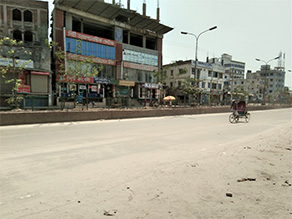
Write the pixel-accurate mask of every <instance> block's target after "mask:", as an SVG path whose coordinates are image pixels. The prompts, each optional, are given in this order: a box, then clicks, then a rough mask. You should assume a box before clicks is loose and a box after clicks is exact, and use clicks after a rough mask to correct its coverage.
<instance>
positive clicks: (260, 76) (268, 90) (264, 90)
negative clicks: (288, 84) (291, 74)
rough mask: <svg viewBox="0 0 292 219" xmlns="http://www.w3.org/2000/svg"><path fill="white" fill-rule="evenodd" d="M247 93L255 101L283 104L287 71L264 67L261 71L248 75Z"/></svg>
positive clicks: (268, 66)
mask: <svg viewBox="0 0 292 219" xmlns="http://www.w3.org/2000/svg"><path fill="white" fill-rule="evenodd" d="M246 84H247V87H248V88H247V91H248V93H249V94H251V95H252V97H253V100H255V101H259V102H262V101H265V102H275V101H276V102H278V101H280V102H281V99H282V93H283V92H284V88H285V71H284V69H283V68H280V67H275V68H274V69H271V66H270V65H262V66H261V70H259V71H256V72H254V73H252V72H251V71H249V72H247V74H246Z"/></svg>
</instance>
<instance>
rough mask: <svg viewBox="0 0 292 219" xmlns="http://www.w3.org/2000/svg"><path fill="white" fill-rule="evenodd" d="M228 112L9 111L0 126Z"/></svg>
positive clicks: (2, 114)
mask: <svg viewBox="0 0 292 219" xmlns="http://www.w3.org/2000/svg"><path fill="white" fill-rule="evenodd" d="M287 107H291V106H290V105H289V106H288V105H285V106H283V105H270V106H269V105H265V106H249V107H248V111H253V110H267V109H278V108H287ZM223 112H230V107H229V106H218V107H194V108H149V109H92V110H88V111H86V110H84V111H74V110H72V111H11V112H0V126H7V125H23V124H39V123H56V122H76V121H92V120H101V119H105V120H109V119H127V118H141V117H159V116H174V115H192V114H205V113H223Z"/></svg>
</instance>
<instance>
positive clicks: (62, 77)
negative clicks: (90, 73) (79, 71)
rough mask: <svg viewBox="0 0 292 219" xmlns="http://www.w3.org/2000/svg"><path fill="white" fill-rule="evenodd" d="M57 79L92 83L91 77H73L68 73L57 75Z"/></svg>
mask: <svg viewBox="0 0 292 219" xmlns="http://www.w3.org/2000/svg"><path fill="white" fill-rule="evenodd" d="M57 81H66V82H75V83H93V77H81V76H79V77H75V76H70V75H66V76H64V75H57Z"/></svg>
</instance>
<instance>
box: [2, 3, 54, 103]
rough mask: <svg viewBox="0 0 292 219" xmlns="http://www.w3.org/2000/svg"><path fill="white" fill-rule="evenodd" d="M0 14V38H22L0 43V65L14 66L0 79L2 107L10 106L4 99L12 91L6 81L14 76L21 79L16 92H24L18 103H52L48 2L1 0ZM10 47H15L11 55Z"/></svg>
mask: <svg viewBox="0 0 292 219" xmlns="http://www.w3.org/2000/svg"><path fill="white" fill-rule="evenodd" d="M0 15H1V17H0V38H1V39H3V38H6V37H8V38H9V39H12V40H16V41H18V42H20V41H21V42H23V43H22V45H21V46H12V45H10V44H9V43H7V44H5V43H4V44H3V45H1V46H0V52H1V53H0V55H1V57H0V66H2V67H4V68H5V67H10V66H11V69H12V68H13V69H14V70H13V71H12V70H11V71H9V72H10V73H7V74H5V78H3V77H1V79H0V83H1V90H0V92H1V93H0V95H1V97H0V104H1V107H9V106H10V104H8V103H7V99H8V98H10V97H11V95H12V93H13V92H14V91H12V89H13V86H12V84H11V83H6V82H7V80H9V79H13V78H14V77H16V79H19V80H20V85H19V86H18V89H17V91H16V92H17V94H18V95H22V96H23V99H22V100H21V103H20V106H21V107H33V106H35V107H36V106H51V105H52V104H53V103H52V89H51V88H52V86H51V85H52V83H51V75H52V74H51V70H50V69H51V59H50V57H51V56H50V50H49V48H48V46H47V42H46V40H47V39H48V3H47V2H41V1H31V0H22V1H18V0H9V1H8V0H1V1H0ZM11 49H13V50H14V54H13V55H11V54H9V51H10V50H11ZM12 66H14V67H12ZM20 66H21V68H20ZM11 72H13V73H11Z"/></svg>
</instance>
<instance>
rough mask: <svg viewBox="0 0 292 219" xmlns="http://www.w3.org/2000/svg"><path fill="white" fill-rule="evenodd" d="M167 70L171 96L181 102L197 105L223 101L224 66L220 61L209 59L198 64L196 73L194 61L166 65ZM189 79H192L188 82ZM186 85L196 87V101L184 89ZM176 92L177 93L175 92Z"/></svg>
mask: <svg viewBox="0 0 292 219" xmlns="http://www.w3.org/2000/svg"><path fill="white" fill-rule="evenodd" d="M163 67H164V68H165V69H166V75H167V77H166V80H165V85H166V86H168V88H170V89H169V90H170V91H169V94H170V95H175V96H176V97H177V98H178V99H179V102H181V103H182V102H188V103H190V102H194V103H196V104H208V103H210V102H211V103H214V104H219V103H220V102H221V101H222V100H223V87H224V81H225V80H224V72H225V69H224V66H222V64H221V61H220V60H219V59H216V58H213V59H210V60H209V59H208V60H207V62H201V61H198V62H197V67H196V68H197V71H196V72H195V62H194V60H187V61H177V62H175V63H173V64H169V65H164V66H163ZM188 79H192V80H191V81H188ZM185 83H189V84H190V86H189V87H190V88H191V87H195V89H196V94H195V99H191V98H192V97H191V96H192V95H189V94H187V93H186V91H185V90H184V89H183V85H184V84H185ZM173 91H175V92H173Z"/></svg>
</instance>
